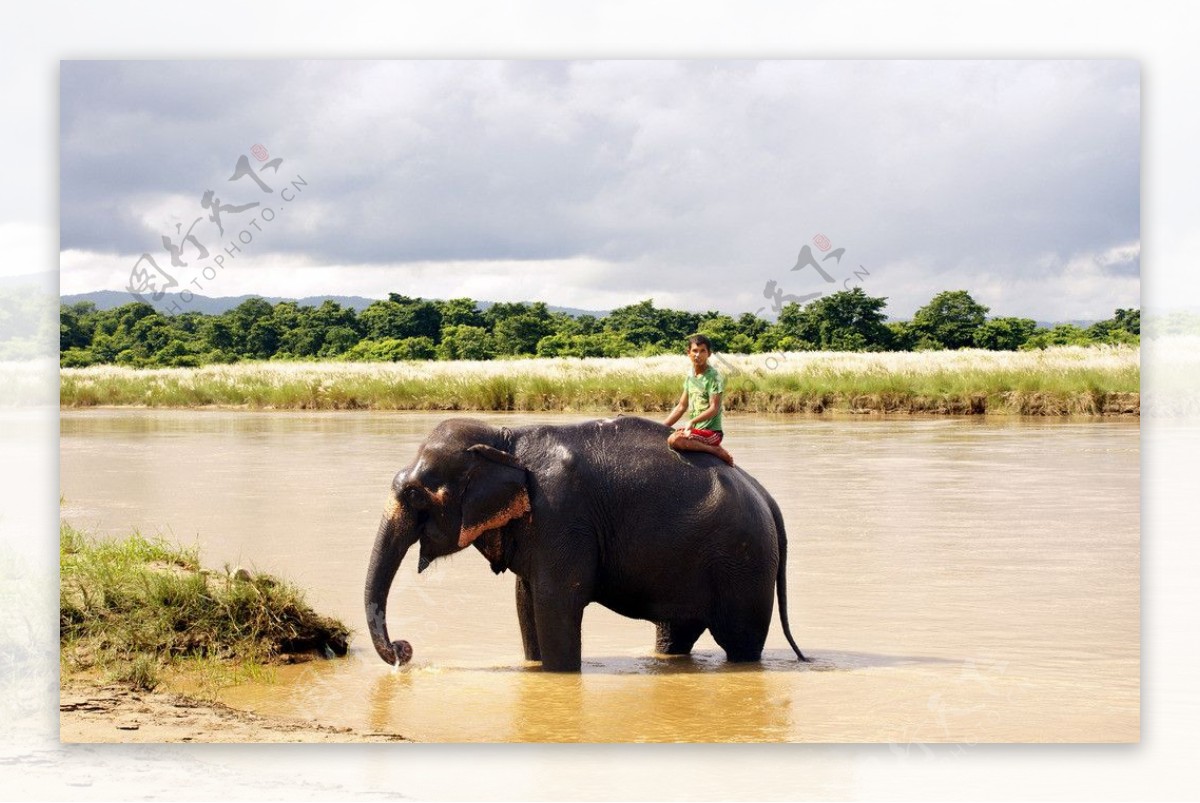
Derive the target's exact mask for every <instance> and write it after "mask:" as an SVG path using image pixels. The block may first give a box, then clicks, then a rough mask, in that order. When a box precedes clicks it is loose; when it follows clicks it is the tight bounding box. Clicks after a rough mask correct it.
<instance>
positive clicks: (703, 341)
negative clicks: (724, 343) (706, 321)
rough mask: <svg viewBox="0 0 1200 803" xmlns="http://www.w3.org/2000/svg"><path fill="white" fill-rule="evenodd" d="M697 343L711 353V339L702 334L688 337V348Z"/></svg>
mask: <svg viewBox="0 0 1200 803" xmlns="http://www.w3.org/2000/svg"><path fill="white" fill-rule="evenodd" d="M697 343H699V344H700V345H701V346H704V347H705V348H706V349H708V351H709V353H710V354H711V353H712V350H713V347H712V341H711V340H709V339H708V338H707V337H705V336H704V335H692V336H691V337H689V338H688V348H691V347H692V346H693V345H695V344H697Z"/></svg>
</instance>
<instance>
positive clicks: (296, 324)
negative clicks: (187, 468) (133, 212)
mask: <svg viewBox="0 0 1200 803" xmlns="http://www.w3.org/2000/svg"><path fill="white" fill-rule="evenodd" d="M886 304H887V299H886V298H875V297H872V296H869V295H867V294H866V293H865V292H863V290H862V288H860V287H856V288H854V289H853V290H843V291H840V292H836V293H832V294H830V295H828V296H824V297H821V298H819V299H816V300H814V301H812V302H810V303H808V304H805V305H803V306H801V305H799V304H795V303H792V304H788V305H786V306H784V307H783V308H782V310H781V311H780V313H779V317H778V320H776V321H775V322H770V321H767V320H764V319H763V318H760V317H758V316H757V315H755V314H753V313H742V314H741V315H739V316H737V317H736V318H735V317H733V316H730V315H725V314H723V313H719V312H701V313H693V312H682V311H679V310H672V309H664V308H661V307H656V306H655V305H654V303H653V301H651V300H646V301H641V302H639V303H637V304H630V305H629V306H625V307H621V308H620V309H615V310H613V311H612V312H610V313H609V314H607V315H604V316H601V317H597V316H593V315H579V316H572V315H568V314H566V313H562V312H552V311H551V310H549V309H548V308H547V306H546V305H545V304H544V303H541V302H536V303H500V304H493V305H491V306H489V307H488V308H487V309H486V310H481V309H480V308H479V306H478V305H477V304H476V302H475V301H473V300H471V299H469V298H455V299H450V300H449V301H434V300H428V299H421V298H410V297H408V296H404V295H399V294H396V293H391V294H389V296H388V298H387V299H386V300H381V301H376V302H374V303H372V304H371V305H370V306H368V307H366V308H365V309H364V310H362V312H356V311H355V310H354V309H353V308H352V307H343V306H341V305H340V304H338V303H337V302H334V301H325V302H324V303H322V304H321V305H320V306H319V307H313V306H299V305H298V304H297V303H296V302H294V301H284V302H280V303H278V304H274V305H272V304H270V303H269V302H267V301H265V300H263V299H261V298H251V299H248V300H246V301H244V302H243V303H241V304H240V305H238V306H237V307H235V308H233V309H231V310H228V311H226V312H223V313H220V314H218V315H208V314H204V313H200V312H185V313H181V314H178V315H164V314H162V313H160V312H158V311H156V310H155V309H154V307H152V306H150V305H149V304H146V303H143V302H134V303H129V304H124V305H122V306H119V307H115V308H113V309H110V310H103V311H102V310H98V309H97V308H96V306H95V305H94V304H92V303H91V302H87V301H84V302H79V303H76V304H70V305H66V304H64V305H62V306H61V308H60V316H59V317H60V330H59V346H60V349H61V364H62V365H63V366H64V367H82V366H88V365H94V364H101V363H113V364H117V365H127V366H132V367H160V366H163V367H168V366H198V365H205V364H210V363H231V362H238V361H241V360H269V359H276V360H331V359H336V360H359V361H371V362H389V361H396V360H433V359H437V360H490V359H494V358H497V357H520V356H537V357H627V356H641V355H654V354H665V353H679V352H681V351H682V349H683V343H684V341H685V339H686V338H687V337H688V336H689V335H691V334H694V333H702V334H705V335H707V336H708V337H709V339H710V340H711V341H712V343H713V347H714V349H715V350H716V351H720V352H727V353H734V354H753V353H760V352H776V351H814V350H820V351H923V350H933V349H960V348H983V349H991V350H997V351H1008V350H1017V349H1033V348H1045V347H1047V346H1051V345H1090V344H1095V343H1113V344H1116V343H1138V342H1139V339H1140V332H1141V312H1140V310H1138V309H1118V310H1116V313H1115V314H1114V316H1113V317H1112V318H1111V319H1109V320H1106V321H1100V322H1098V323H1095V324H1093V325H1091V326H1089V327H1087V328H1083V327H1079V326H1075V325H1072V324H1060V325H1058V326H1054V327H1052V328H1043V327H1039V326H1038V325H1037V323H1036V322H1035V321H1034V320H1032V319H1029V318H1013V317H995V318H989V317H988V311H989V310H988V307H986V306H984V305H982V304H980V303H978V302H977V301H975V299H973V298H971V296H970V294H969V293H967V292H966V291H965V290H949V291H946V292H942V293H938V294H937V295H936V296H934V298H933V299H932V300H931V301H930V302H929V303H928V304H926V305H925V306H923V307H921V308H920V309H919V310H917V312H916V314H914V315H913V318H912V320H910V321H890V322H889V321H888V320H887V316H886V315H885V313H884V308H885V306H886Z"/></svg>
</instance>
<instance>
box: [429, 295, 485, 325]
mask: <svg viewBox="0 0 1200 803" xmlns="http://www.w3.org/2000/svg"><path fill="white" fill-rule="evenodd" d="M435 303H436V304H437V305H438V311H439V312H440V313H441V316H442V326H480V327H486V326H487V321H486V320H484V317H483V313H482V312H480V311H479V306H478V305H477V304H476V303H475V302H474V301H473V300H472V299H469V298H452V299H450V300H449V301H438V302H435Z"/></svg>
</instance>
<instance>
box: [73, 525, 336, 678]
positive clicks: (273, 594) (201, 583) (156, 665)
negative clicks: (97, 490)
mask: <svg viewBox="0 0 1200 803" xmlns="http://www.w3.org/2000/svg"><path fill="white" fill-rule="evenodd" d="M59 539H60V540H59V560H60V572H61V575H60V587H59V638H60V648H61V659H62V663H63V666H64V668H65V669H68V670H86V669H100V670H103V671H107V672H108V673H109V674H110V675H111V676H112V677H114V678H117V679H120V680H125V681H127V682H130V683H132V684H133V685H135V686H137V687H140V688H153V687H154V686H155V685H157V683H158V680H159V672H160V670H161V669H163V668H165V667H167V666H180V665H183V663H185V662H189V661H191V662H192V663H193V665H194V663H195V662H196V660H197V659H199V660H200V661H210V662H213V661H215V662H228V661H233V662H236V663H237V664H239V665H246V666H253V665H261V664H263V663H265V662H268V661H270V660H272V659H273V658H275V657H277V656H279V655H280V654H283V653H292V652H305V651H312V650H323V651H324V650H331V651H333V652H335V653H339V654H344V653H345V651H346V643H347V640H348V638H349V630H348V629H347V628H346V626H345V625H343V624H341V623H340V622H337V621H336V620H333V619H329V618H326V617H323V616H320V615H318V614H317V613H315V612H314V611H313V610H312V609H311V608H309V607H308V605H307V604H305V602H304V596H303V594H302V593H301V592H300V591H299V590H297V589H296V588H295V587H293V586H292V585H290V584H288V583H285V582H282V581H280V580H277V579H276V578H273V577H270V576H268V575H264V574H259V575H250V576H247V575H245V574H238V575H233V574H230V573H229V572H228V571H227V570H226V571H225V572H213V571H206V570H203V569H201V567H200V562H199V560H198V557H197V553H196V551H195V550H189V549H179V548H176V547H172V546H170V545H168V544H166V543H164V542H162V541H152V540H148V539H146V538H143V537H142V536H141V535H140V534H138V533H134V534H133V535H131V536H129V537H128V538H126V539H124V540H121V541H103V540H96V539H92V538H90V537H88V536H86V535H84V534H83V533H81V532H79V531H78V530H76V529H75V528H73V527H72V526H71V525H69V524H66V523H63V524H61V525H60V530H59ZM193 668H194V666H193Z"/></svg>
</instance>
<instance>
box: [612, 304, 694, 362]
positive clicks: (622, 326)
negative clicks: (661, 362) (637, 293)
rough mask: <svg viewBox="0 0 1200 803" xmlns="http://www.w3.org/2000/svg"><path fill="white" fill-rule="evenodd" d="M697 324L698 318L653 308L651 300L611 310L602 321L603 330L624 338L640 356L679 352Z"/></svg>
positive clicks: (684, 313) (689, 314)
mask: <svg viewBox="0 0 1200 803" xmlns="http://www.w3.org/2000/svg"><path fill="white" fill-rule="evenodd" d="M699 324H700V316H699V315H696V314H694V313H690V312H680V311H678V310H670V309H656V308H655V306H654V302H653V300H651V299H646V300H645V301H640V302H638V303H637V304H630V305H629V306H626V307H620V308H619V309H615V310H613V311H612V312H610V313H609V314H608V315H607V316H606V317H605V319H604V329H605V331H608V332H616V333H618V334H622V335H624V336H625V339H627V340H628V341H629V342H630V343H633V344H634V345H635V346H638V347H639V349H641V351H642V353H653V352H654V351H660V350H661V351H668V352H671V353H674V352H677V351H681V350H682V349H683V344H684V342H685V341H686V340H687V337H688V336H689V335H692V334H695V332H696V329H697V327H698V326H699ZM651 347H657V348H651Z"/></svg>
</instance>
